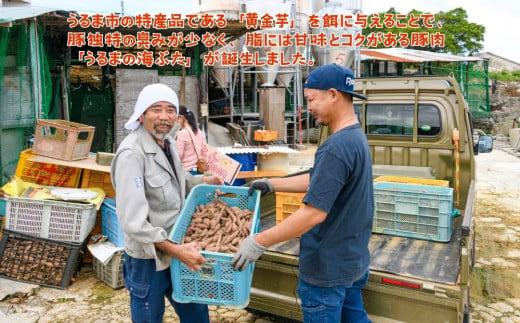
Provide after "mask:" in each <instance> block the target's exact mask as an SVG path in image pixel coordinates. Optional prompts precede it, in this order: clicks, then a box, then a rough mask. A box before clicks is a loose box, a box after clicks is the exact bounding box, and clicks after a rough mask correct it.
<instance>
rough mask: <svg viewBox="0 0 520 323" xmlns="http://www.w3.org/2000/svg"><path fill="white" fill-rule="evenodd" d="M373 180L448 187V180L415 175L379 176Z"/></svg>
mask: <svg viewBox="0 0 520 323" xmlns="http://www.w3.org/2000/svg"><path fill="white" fill-rule="evenodd" d="M374 182H395V183H408V184H419V185H435V186H442V187H450V182H449V181H445V180H441V179H431V178H417V177H405V176H379V177H378V178H376V179H375V180H374Z"/></svg>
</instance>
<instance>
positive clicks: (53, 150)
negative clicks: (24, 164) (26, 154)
mask: <svg viewBox="0 0 520 323" xmlns="http://www.w3.org/2000/svg"><path fill="white" fill-rule="evenodd" d="M94 130H95V127H92V126H87V125H84V124H81V123H76V122H70V121H66V120H41V119H40V120H38V123H37V125H36V131H35V134H34V144H33V147H32V151H33V153H34V154H37V155H42V156H47V157H52V158H57V159H61V160H69V161H71V160H78V159H85V158H87V157H88V155H89V153H90V147H91V146H92V139H93V138H94Z"/></svg>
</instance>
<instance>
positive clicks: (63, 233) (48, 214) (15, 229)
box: [0, 196, 96, 288]
mask: <svg viewBox="0 0 520 323" xmlns="http://www.w3.org/2000/svg"><path fill="white" fill-rule="evenodd" d="M5 200H6V215H5V219H4V221H5V229H4V231H3V235H2V241H1V242H0V276H1V277H5V278H10V279H14V280H21V281H26V282H32V283H37V284H40V285H44V286H51V287H58V288H66V287H67V286H68V285H69V284H70V280H71V278H72V276H73V274H74V273H75V272H76V271H77V270H79V268H80V266H81V261H82V254H83V251H84V249H85V246H86V242H87V238H88V235H89V233H90V231H91V230H92V228H93V227H94V224H95V221H96V208H95V205H93V204H85V203H69V202H63V201H54V200H38V199H30V198H22V197H10V196H6V197H5Z"/></svg>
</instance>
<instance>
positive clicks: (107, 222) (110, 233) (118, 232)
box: [101, 198, 124, 247]
mask: <svg viewBox="0 0 520 323" xmlns="http://www.w3.org/2000/svg"><path fill="white" fill-rule="evenodd" d="M101 233H102V234H103V235H104V236H107V238H108V240H109V241H110V242H112V243H113V244H114V245H115V246H116V247H123V244H124V235H123V229H122V228H121V225H120V224H119V220H118V219H117V213H116V200H114V199H111V198H105V199H104V200H103V203H102V204H101Z"/></svg>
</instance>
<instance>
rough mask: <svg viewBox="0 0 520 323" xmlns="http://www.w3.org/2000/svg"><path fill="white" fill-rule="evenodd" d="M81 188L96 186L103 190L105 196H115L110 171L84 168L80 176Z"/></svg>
mask: <svg viewBox="0 0 520 323" xmlns="http://www.w3.org/2000/svg"><path fill="white" fill-rule="evenodd" d="M80 186H81V188H88V187H97V188H100V189H102V190H103V191H105V197H109V198H116V192H115V191H114V187H113V186H112V179H111V178H110V173H106V172H101V171H97V170H90V169H85V170H83V176H82V178H81V185H80Z"/></svg>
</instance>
